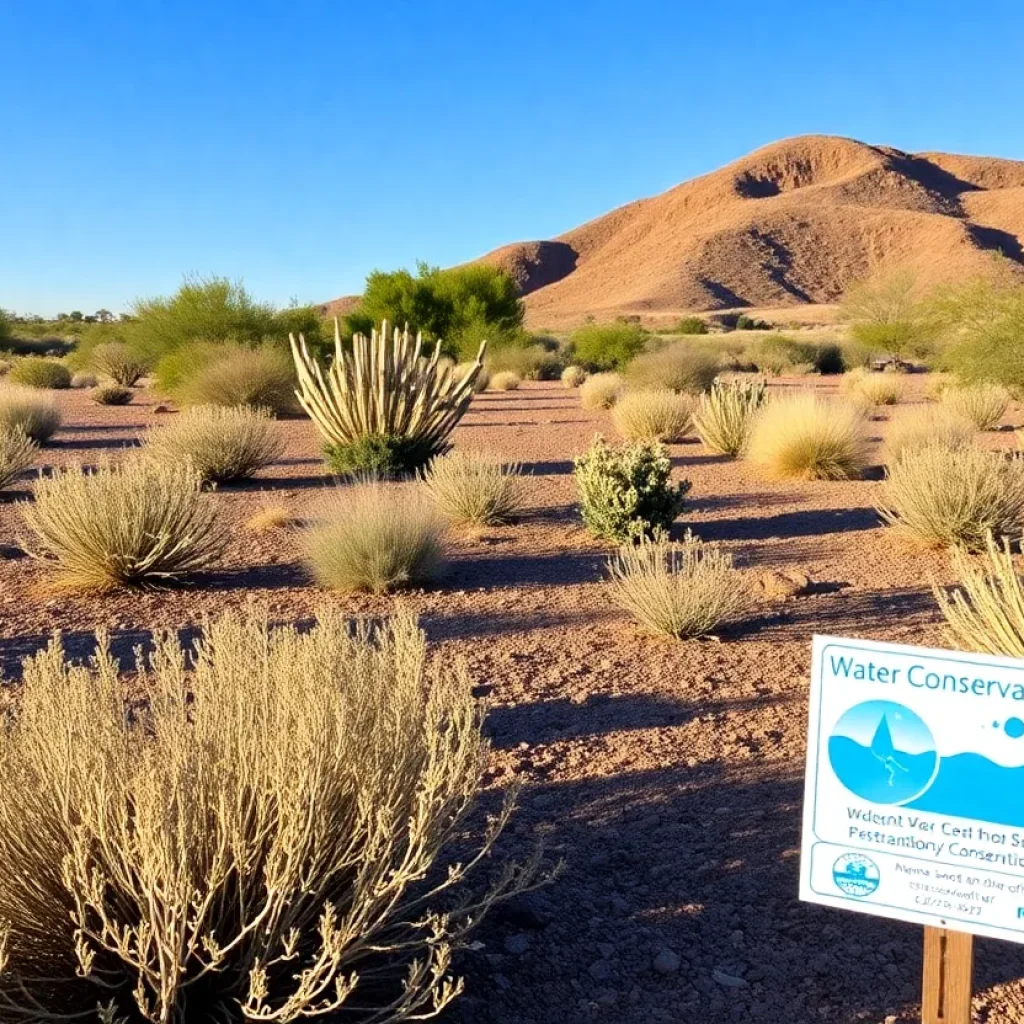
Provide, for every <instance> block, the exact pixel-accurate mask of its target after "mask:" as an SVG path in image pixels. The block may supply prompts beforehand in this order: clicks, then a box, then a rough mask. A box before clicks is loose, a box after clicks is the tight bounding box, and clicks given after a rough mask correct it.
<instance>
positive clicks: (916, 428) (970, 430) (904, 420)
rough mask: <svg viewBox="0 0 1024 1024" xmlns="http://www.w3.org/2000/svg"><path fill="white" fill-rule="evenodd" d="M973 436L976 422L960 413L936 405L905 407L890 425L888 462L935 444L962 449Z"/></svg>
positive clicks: (887, 446) (886, 457)
mask: <svg viewBox="0 0 1024 1024" xmlns="http://www.w3.org/2000/svg"><path fill="white" fill-rule="evenodd" d="M973 439H974V424H973V423H971V422H970V421H969V420H966V419H964V417H963V416H960V415H959V414H958V413H955V412H952V411H951V410H949V409H945V408H942V407H939V406H934V405H924V406H917V407H915V408H908V409H904V410H903V411H902V412H900V414H899V415H898V416H896V417H894V419H893V421H892V422H891V423H890V424H889V432H888V435H887V436H886V439H885V461H886V462H887V463H892V462H895V461H896V460H897V459H899V458H902V456H903V455H904V454H905V453H907V452H913V451H917V450H918V449H920V448H927V447H928V445H930V444H935V445H938V446H940V447H943V448H963V447H964V446H965V445H968V444H970V443H971V442H972V440H973Z"/></svg>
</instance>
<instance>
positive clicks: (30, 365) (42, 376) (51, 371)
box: [7, 356, 71, 390]
mask: <svg viewBox="0 0 1024 1024" xmlns="http://www.w3.org/2000/svg"><path fill="white" fill-rule="evenodd" d="M7 377H8V379H9V380H12V381H14V383H15V384H24V385H26V386H27V387H30V388H52V389H54V390H63V389H64V388H69V387H71V371H70V370H69V369H68V368H67V367H66V366H65V365H64V364H63V363H59V362H57V360H56V359H43V358H40V357H38V356H26V357H25V358H24V359H19V360H18V361H17V362H16V363H15V364H14V367H13V369H12V370H11V372H10V373H9V374H8V375H7Z"/></svg>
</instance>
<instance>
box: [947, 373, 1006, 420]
mask: <svg viewBox="0 0 1024 1024" xmlns="http://www.w3.org/2000/svg"><path fill="white" fill-rule="evenodd" d="M941 401H942V404H943V405H944V406H945V407H946V408H947V409H949V410H950V411H951V412H955V413H957V414H959V415H960V416H963V417H964V418H965V419H968V420H970V421H971V422H972V423H973V424H974V425H975V427H977V428H978V430H995V428H996V427H998V426H999V423H1000V421H1001V420H1002V418H1003V416H1004V415H1005V413H1006V410H1007V408H1008V407H1009V405H1010V393H1009V391H1007V390H1006V388H1004V387H1002V386H1001V385H999V384H965V385H963V386H956V387H952V386H951V387H947V388H946V389H945V390H944V391H943V392H942V398H941Z"/></svg>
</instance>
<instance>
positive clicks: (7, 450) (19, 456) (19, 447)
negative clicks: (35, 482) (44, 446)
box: [0, 427, 39, 491]
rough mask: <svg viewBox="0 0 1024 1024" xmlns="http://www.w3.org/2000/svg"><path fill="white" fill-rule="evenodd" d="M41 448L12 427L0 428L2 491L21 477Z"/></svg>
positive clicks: (0, 479) (0, 486) (0, 476)
mask: <svg viewBox="0 0 1024 1024" xmlns="http://www.w3.org/2000/svg"><path fill="white" fill-rule="evenodd" d="M38 452H39V447H38V446H37V445H36V443H35V441H33V440H32V439H31V438H30V437H28V436H27V435H26V434H24V433H22V431H20V430H17V429H12V428H11V427H3V428H0V491H2V490H5V489H6V488H7V487H8V486H9V485H10V484H12V483H13V482H14V481H15V480H17V479H18V477H19V476H21V474H22V473H24V472H25V470H27V469H28V468H29V467H30V466H31V465H32V463H33V462H35V460H36V455H37V454H38Z"/></svg>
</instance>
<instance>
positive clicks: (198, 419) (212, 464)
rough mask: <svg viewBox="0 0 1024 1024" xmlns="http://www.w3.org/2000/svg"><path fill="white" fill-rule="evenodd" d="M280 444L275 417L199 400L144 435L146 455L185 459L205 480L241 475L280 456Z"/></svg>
mask: <svg viewBox="0 0 1024 1024" xmlns="http://www.w3.org/2000/svg"><path fill="white" fill-rule="evenodd" d="M283 450H284V444H283V442H282V440H281V435H280V434H279V433H278V427H277V424H276V423H275V422H274V419H273V417H272V416H271V415H270V413H268V412H267V411H266V410H264V409H254V408H251V407H249V406H241V407H238V408H225V407H221V406H216V405H205V406H204V405H198V406H195V407H194V408H192V409H188V410H186V411H185V412H183V413H182V414H181V415H180V416H178V417H176V418H175V419H174V421H173V422H171V423H168V424H167V426H162V427H154V428H153V429H152V430H150V431H149V435H148V437H147V439H146V446H145V452H146V454H147V455H148V456H150V457H151V458H153V459H156V460H157V461H160V462H165V463H167V464H168V465H178V464H187V465H190V466H192V468H193V469H195V470H196V472H198V473H199V475H200V476H201V477H202V479H203V482H204V483H228V482H230V481H233V480H244V479H246V478H247V477H250V476H252V475H253V473H255V472H256V470H258V469H262V468H263V467H264V466H268V465H270V463H272V462H273V461H274V460H275V459H277V458H280V456H281V453H282V451H283Z"/></svg>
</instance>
